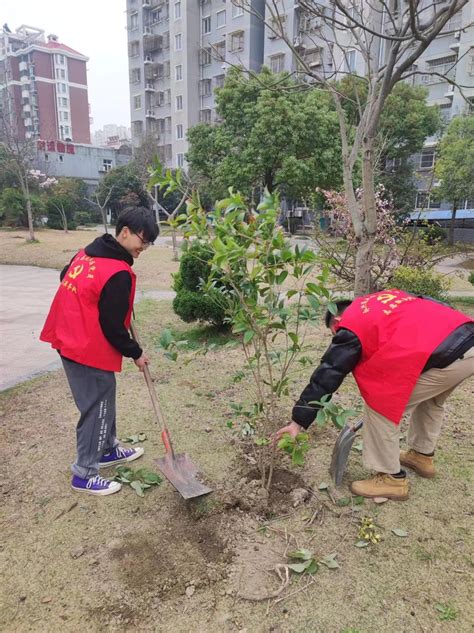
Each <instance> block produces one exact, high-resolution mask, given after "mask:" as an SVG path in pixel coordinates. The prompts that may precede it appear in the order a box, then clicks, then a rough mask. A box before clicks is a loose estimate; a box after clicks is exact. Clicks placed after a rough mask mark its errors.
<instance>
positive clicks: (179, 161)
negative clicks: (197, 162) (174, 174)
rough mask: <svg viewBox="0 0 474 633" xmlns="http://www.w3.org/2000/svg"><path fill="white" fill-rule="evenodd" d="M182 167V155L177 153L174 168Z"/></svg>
mask: <svg viewBox="0 0 474 633" xmlns="http://www.w3.org/2000/svg"><path fill="white" fill-rule="evenodd" d="M183 166H184V154H183V153H182V152H178V153H177V154H176V167H183Z"/></svg>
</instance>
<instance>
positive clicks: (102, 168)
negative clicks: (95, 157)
mask: <svg viewBox="0 0 474 633" xmlns="http://www.w3.org/2000/svg"><path fill="white" fill-rule="evenodd" d="M98 171H100V172H101V173H105V172H106V171H107V168H106V167H104V166H103V165H102V167H99V169H98Z"/></svg>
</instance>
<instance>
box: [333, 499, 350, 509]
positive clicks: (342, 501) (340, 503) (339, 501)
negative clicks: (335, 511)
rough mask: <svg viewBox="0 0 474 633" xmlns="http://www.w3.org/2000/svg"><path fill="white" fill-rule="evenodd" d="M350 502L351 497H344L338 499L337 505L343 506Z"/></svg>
mask: <svg viewBox="0 0 474 633" xmlns="http://www.w3.org/2000/svg"><path fill="white" fill-rule="evenodd" d="M350 503H351V500H350V499H349V497H342V498H341V499H337V501H336V505H337V506H341V507H344V506H348V505H350Z"/></svg>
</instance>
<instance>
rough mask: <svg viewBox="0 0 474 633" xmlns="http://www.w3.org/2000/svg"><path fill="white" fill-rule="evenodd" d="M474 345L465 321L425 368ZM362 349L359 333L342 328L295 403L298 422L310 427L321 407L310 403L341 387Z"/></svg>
mask: <svg viewBox="0 0 474 633" xmlns="http://www.w3.org/2000/svg"><path fill="white" fill-rule="evenodd" d="M471 347H474V322H470V323H465V324H464V325H461V326H460V327H458V328H456V329H455V330H454V332H452V333H451V334H450V335H449V336H448V337H447V338H446V339H445V340H444V341H443V342H442V343H441V344H440V345H438V347H437V348H436V349H435V350H434V352H433V353H432V354H431V356H430V357H429V359H428V361H427V363H426V365H425V367H424V368H423V372H425V371H428V369H434V368H435V367H436V368H438V369H441V368H443V367H447V366H448V365H450V364H451V363H452V362H454V361H455V360H457V359H458V358H461V356H462V355H463V354H465V352H467V351H468V350H469V349H471ZM361 353H362V346H361V343H360V341H359V339H358V337H357V336H356V335H355V334H354V333H353V332H351V331H350V330H346V329H345V328H340V329H339V330H338V331H337V332H336V334H335V336H334V337H333V339H332V342H331V345H330V346H329V347H328V349H327V350H326V352H325V353H324V355H323V357H322V359H321V362H320V364H319V366H318V367H317V369H316V370H315V371H314V373H313V375H312V376H311V379H310V382H309V383H308V385H307V386H306V387H305V388H304V389H303V391H302V393H301V395H300V397H299V399H298V401H297V402H296V404H295V406H294V407H293V411H292V419H293V421H294V422H296V423H297V424H299V425H301V426H303V427H304V428H306V429H307V428H308V427H309V425H310V424H311V423H312V422H313V421H314V418H315V417H316V413H317V411H318V409H320V407H319V406H318V405H314V404H313V405H310V404H308V403H309V402H315V401H318V402H319V401H320V400H321V398H322V397H323V396H326V395H332V394H333V393H334V392H335V391H336V390H337V389H338V388H339V387H340V385H341V383H342V381H343V380H344V378H345V377H346V376H347V374H349V373H350V372H351V371H352V370H353V369H354V368H355V366H356V365H357V363H358V362H359V359H360V356H361Z"/></svg>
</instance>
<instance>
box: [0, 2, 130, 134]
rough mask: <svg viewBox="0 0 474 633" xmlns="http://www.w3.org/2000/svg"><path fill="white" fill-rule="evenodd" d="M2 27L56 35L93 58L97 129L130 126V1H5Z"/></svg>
mask: <svg viewBox="0 0 474 633" xmlns="http://www.w3.org/2000/svg"><path fill="white" fill-rule="evenodd" d="M0 5H1V7H0V26H1V25H2V24H4V23H5V22H7V24H8V26H9V27H10V29H11V31H15V30H16V29H17V28H18V27H19V26H21V25H22V24H27V25H28V26H34V27H38V28H40V29H44V31H45V33H46V35H48V34H49V33H54V34H55V35H57V36H58V38H59V41H60V42H62V43H63V44H67V45H68V46H70V47H71V48H74V49H75V50H77V51H79V52H80V53H82V54H83V55H86V56H87V57H88V58H89V62H88V64H87V69H88V73H87V78H88V84H89V103H90V105H91V115H92V117H93V119H94V123H93V125H92V130H93V131H95V130H97V129H99V128H101V127H102V126H103V125H104V124H106V123H117V124H118V125H127V127H128V126H129V125H130V108H129V97H128V58H127V32H126V30H125V25H126V19H125V8H126V3H125V0H1V3H0Z"/></svg>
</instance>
